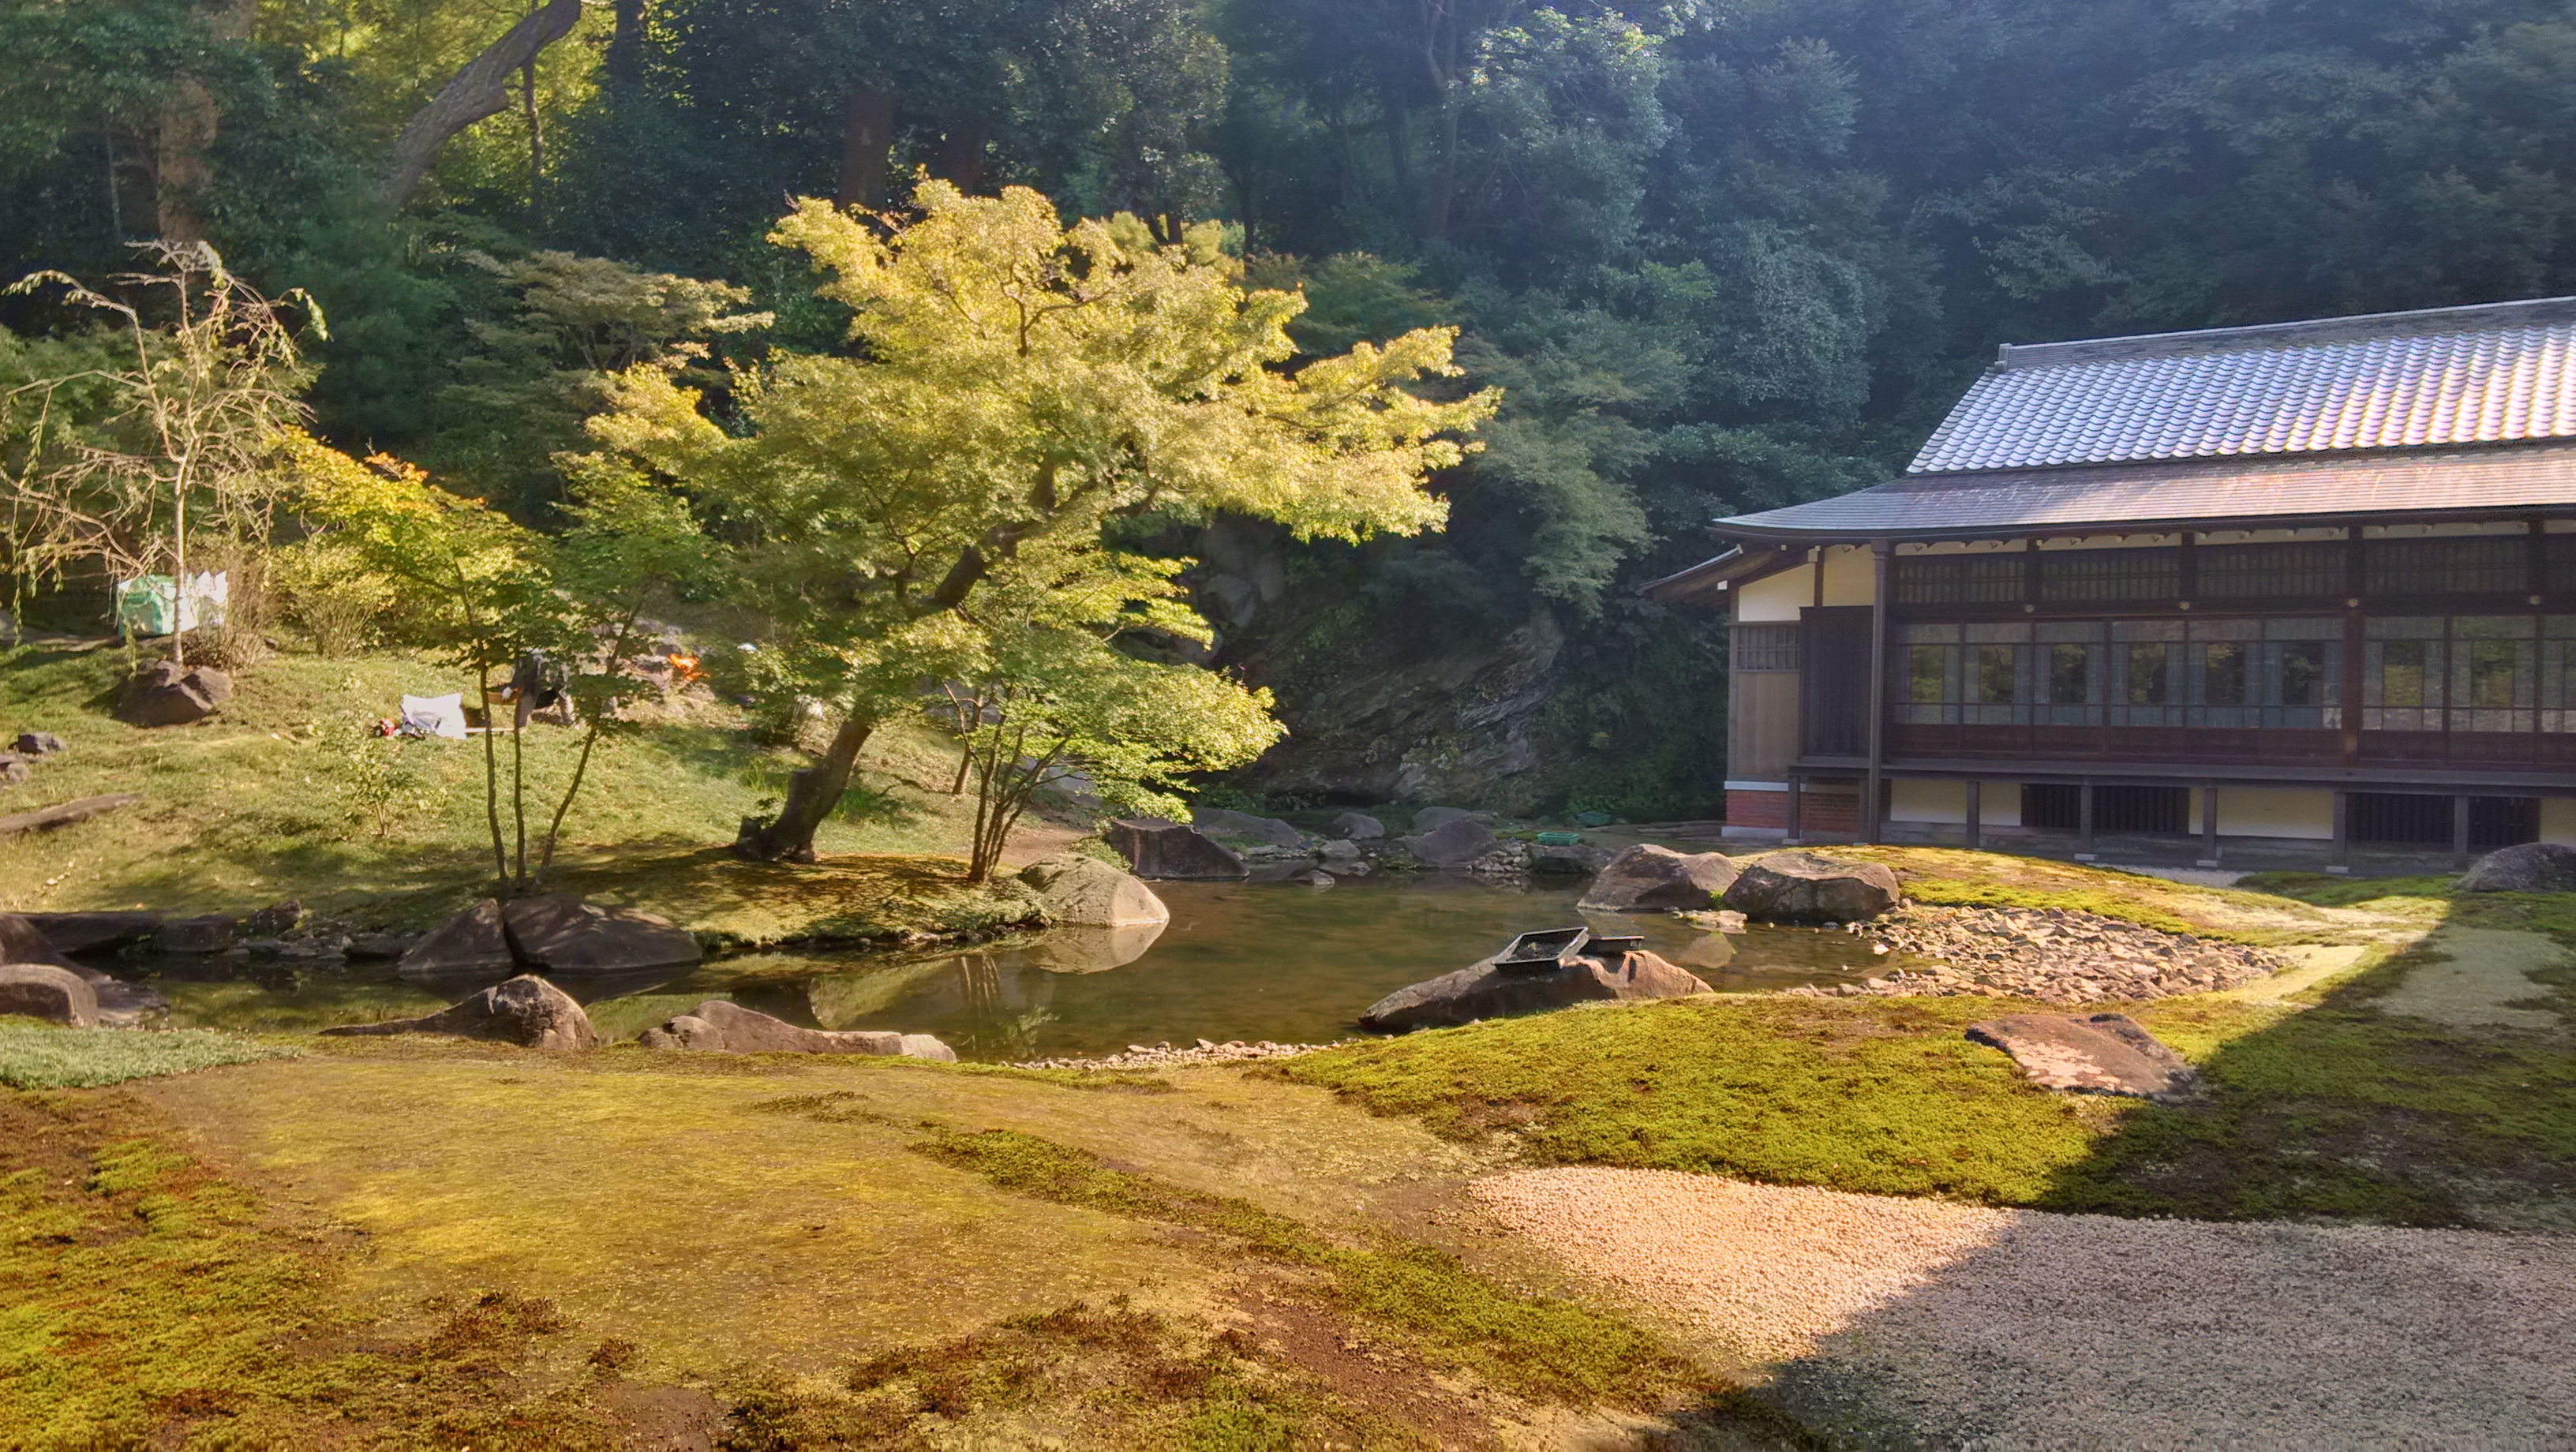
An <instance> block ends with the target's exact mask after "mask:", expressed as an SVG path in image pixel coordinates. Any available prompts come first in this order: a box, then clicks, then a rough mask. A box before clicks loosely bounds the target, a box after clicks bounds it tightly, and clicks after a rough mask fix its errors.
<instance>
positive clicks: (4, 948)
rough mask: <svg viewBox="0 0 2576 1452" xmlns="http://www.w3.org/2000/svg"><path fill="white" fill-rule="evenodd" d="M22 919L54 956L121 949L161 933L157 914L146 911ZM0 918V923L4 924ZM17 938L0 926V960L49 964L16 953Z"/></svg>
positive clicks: (31, 915)
mask: <svg viewBox="0 0 2576 1452" xmlns="http://www.w3.org/2000/svg"><path fill="white" fill-rule="evenodd" d="M22 917H23V920H24V921H25V922H26V923H27V924H28V925H29V926H30V927H32V928H33V929H34V930H35V932H36V933H37V934H39V935H40V936H41V938H42V940H43V941H45V942H47V943H50V944H52V945H53V950H54V951H55V952H57V953H89V952H95V951H97V950H99V949H102V948H124V947H130V946H132V945H133V944H136V943H140V942H142V941H144V940H145V939H147V938H150V937H152V936H153V935H154V934H156V933H158V932H160V931H161V915H160V914H159V913H147V912H130V913H121V912H98V913H26V914H23V915H22ZM5 921H6V920H5V919H0V922H5ZM18 941H19V940H18V939H15V938H13V937H11V936H10V933H9V929H8V928H6V927H5V926H0V957H6V958H7V959H9V960H10V961H12V962H17V963H27V962H36V963H43V962H49V961H51V960H50V959H45V958H33V959H31V958H28V957H25V956H24V955H22V954H21V953H19V952H18V951H17V945H18Z"/></svg>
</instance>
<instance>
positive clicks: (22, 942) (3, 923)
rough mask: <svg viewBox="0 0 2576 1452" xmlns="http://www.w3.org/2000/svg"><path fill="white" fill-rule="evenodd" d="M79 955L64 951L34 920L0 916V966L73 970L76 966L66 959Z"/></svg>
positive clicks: (69, 950) (2, 914)
mask: <svg viewBox="0 0 2576 1452" xmlns="http://www.w3.org/2000/svg"><path fill="white" fill-rule="evenodd" d="M72 951H76V950H74V949H67V948H64V947H62V946H60V945H58V944H57V943H55V942H54V940H53V935H52V934H50V933H47V932H45V931H44V929H43V928H42V927H41V926H40V925H39V924H38V923H37V921H36V920H35V919H34V918H29V917H20V916H19V915H18V914H16V913H0V963H47V964H51V965H52V966H54V967H56V968H74V969H77V966H78V965H76V964H74V963H73V962H72V960H71V959H69V958H66V957H64V956H63V954H64V953H66V952H72Z"/></svg>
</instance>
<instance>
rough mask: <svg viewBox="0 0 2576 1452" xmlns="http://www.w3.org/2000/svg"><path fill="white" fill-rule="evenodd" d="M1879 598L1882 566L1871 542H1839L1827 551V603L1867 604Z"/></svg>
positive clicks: (1811, 602)
mask: <svg viewBox="0 0 2576 1452" xmlns="http://www.w3.org/2000/svg"><path fill="white" fill-rule="evenodd" d="M1877 598H1878V567H1877V565H1876V564H1875V563H1874V562H1872V561H1871V559H1870V557H1869V547H1868V546H1867V545H1836V546H1834V547H1832V548H1831V549H1828V550H1826V551H1825V603H1826V604H1828V605H1867V604H1869V603H1871V602H1872V601H1874V600H1876V599H1877ZM1808 603H1810V604H1813V603H1814V602H1813V601H1812V600H1810V601H1809V602H1808Z"/></svg>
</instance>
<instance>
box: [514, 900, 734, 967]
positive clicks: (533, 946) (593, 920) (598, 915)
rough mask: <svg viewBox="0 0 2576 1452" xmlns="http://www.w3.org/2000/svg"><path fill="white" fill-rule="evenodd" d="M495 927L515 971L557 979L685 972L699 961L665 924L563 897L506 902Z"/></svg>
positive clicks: (690, 942) (686, 939)
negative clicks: (512, 957)
mask: <svg viewBox="0 0 2576 1452" xmlns="http://www.w3.org/2000/svg"><path fill="white" fill-rule="evenodd" d="M501 927H502V931H503V933H504V934H505V936H507V938H508V939H509V944H510V951H511V952H512V953H513V954H514V955H516V957H517V958H518V961H519V964H520V966H521V967H524V968H530V969H534V970H535V971H537V972H540V973H550V974H553V975H555V976H556V977H559V978H562V977H591V976H597V975H601V974H611V973H642V972H646V971H648V970H651V969H655V968H685V967H688V966H690V965H691V964H694V963H696V962H697V961H698V960H699V959H700V958H701V957H703V956H705V955H704V954H702V953H701V952H699V950H698V940H697V939H696V938H694V937H692V936H690V934H689V932H688V930H687V929H685V928H681V927H677V926H675V925H674V924H673V923H672V922H671V920H670V919H669V918H666V917H662V916H659V915H658V914H654V913H648V912H641V911H638V910H637V909H635V908H624V907H601V906H600V905H598V904H597V903H588V902H583V901H582V900H581V899H580V898H577V897H574V896H573V895H572V894H570V893H566V892H548V893H540V894H538V895H537V896H535V897H522V898H513V899H511V900H510V901H509V902H507V903H504V904H503V905H502V907H501Z"/></svg>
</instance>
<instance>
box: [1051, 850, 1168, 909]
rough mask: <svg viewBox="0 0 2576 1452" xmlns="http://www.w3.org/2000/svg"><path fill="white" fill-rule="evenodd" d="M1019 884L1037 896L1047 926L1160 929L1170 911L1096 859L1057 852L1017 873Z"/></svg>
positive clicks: (1132, 879)
mask: <svg viewBox="0 0 2576 1452" xmlns="http://www.w3.org/2000/svg"><path fill="white" fill-rule="evenodd" d="M1020 881H1022V882H1025V883H1027V884H1028V885H1029V886H1030V887H1031V888H1032V889H1034V890H1035V891H1036V892H1037V895H1038V901H1039V902H1040V903H1043V904H1044V905H1045V906H1046V914H1047V921H1048V922H1051V923H1054V924H1057V925H1058V926H1062V927H1076V928H1132V927H1148V926H1151V927H1160V926H1162V925H1163V924H1165V923H1168V922H1170V921H1171V920H1172V910H1171V909H1170V908H1167V907H1165V906H1163V900H1162V899H1161V898H1159V897H1156V896H1154V890H1153V889H1152V888H1150V887H1147V886H1146V885H1145V884H1144V883H1143V882H1141V881H1139V880H1138V879H1137V878H1136V877H1134V876H1133V875H1131V874H1128V873H1124V872H1121V871H1119V870H1118V869H1117V868H1115V867H1112V866H1110V865H1109V864H1108V863H1106V862H1103V861H1101V860H1100V859H1099V858H1096V857H1085V856H1084V855H1082V854H1081V853H1079V852H1060V853H1058V854H1056V855H1055V856H1053V857H1048V858H1043V859H1041V860H1039V861H1036V862H1032V863H1030V864H1029V865H1028V866H1027V867H1025V868H1022V869H1021V870H1020Z"/></svg>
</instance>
